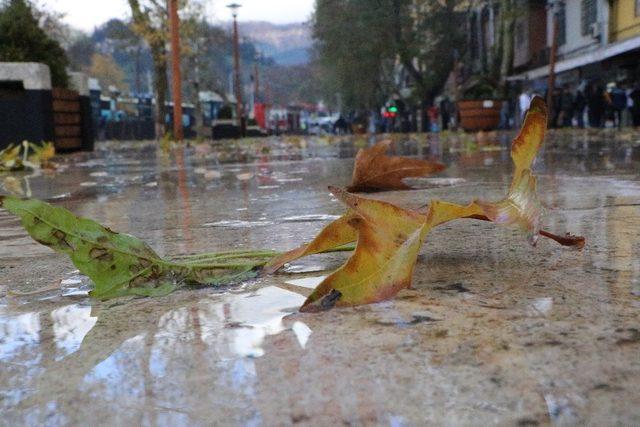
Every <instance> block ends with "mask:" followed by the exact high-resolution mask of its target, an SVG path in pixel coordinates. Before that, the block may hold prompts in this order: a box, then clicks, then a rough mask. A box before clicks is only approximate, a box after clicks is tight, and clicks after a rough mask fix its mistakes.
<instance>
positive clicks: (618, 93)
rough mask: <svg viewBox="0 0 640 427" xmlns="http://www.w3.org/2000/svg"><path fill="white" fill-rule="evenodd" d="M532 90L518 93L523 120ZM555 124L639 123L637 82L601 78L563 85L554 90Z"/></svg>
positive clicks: (553, 111) (639, 85) (555, 125)
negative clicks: (599, 80) (605, 80)
mask: <svg viewBox="0 0 640 427" xmlns="http://www.w3.org/2000/svg"><path fill="white" fill-rule="evenodd" d="M533 95H535V94H534V93H533V91H529V90H525V91H523V92H522V93H521V94H520V95H519V97H518V103H517V105H518V115H519V118H520V120H522V118H523V116H524V114H525V112H526V111H527V109H528V108H529V103H530V102H531V98H532V97H533ZM552 99H553V107H552V109H551V110H552V116H551V117H550V118H549V120H550V122H549V126H550V127H554V128H561V127H576V128H584V127H585V126H588V127H592V128H603V127H617V128H621V127H626V126H634V127H637V126H640V84H637V83H636V84H635V85H634V86H625V85H617V84H615V83H610V84H608V85H606V86H605V85H604V84H603V83H601V82H591V83H584V84H582V85H581V86H578V87H572V86H570V85H565V86H563V87H561V88H556V89H555V90H554V93H553V98H552Z"/></svg>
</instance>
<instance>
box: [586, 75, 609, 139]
mask: <svg viewBox="0 0 640 427" xmlns="http://www.w3.org/2000/svg"><path fill="white" fill-rule="evenodd" d="M605 93H606V92H605V90H604V87H603V86H602V85H600V84H596V83H592V84H591V85H589V86H588V92H587V107H588V109H589V126H590V127H592V128H601V127H603V126H604V113H605V108H606V101H605V95H604V94H605Z"/></svg>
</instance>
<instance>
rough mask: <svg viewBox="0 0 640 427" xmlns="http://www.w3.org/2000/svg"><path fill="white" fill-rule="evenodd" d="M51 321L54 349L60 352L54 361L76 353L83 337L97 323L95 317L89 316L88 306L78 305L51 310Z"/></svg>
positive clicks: (89, 308)
mask: <svg viewBox="0 0 640 427" xmlns="http://www.w3.org/2000/svg"><path fill="white" fill-rule="evenodd" d="M51 319H52V320H53V335H54V337H55V341H56V347H57V348H58V351H59V352H60V354H59V355H58V356H56V360H61V359H63V358H65V357H66V356H68V355H70V354H71V353H74V352H76V351H78V349H79V348H80V345H81V344H82V340H83V339H84V337H85V335H87V334H88V333H89V331H90V330H91V329H92V328H93V326H94V325H95V324H96V322H97V321H98V318H97V317H92V316H91V307H90V306H81V305H80V304H71V305H67V306H65V307H60V308H58V309H55V310H53V311H52V312H51Z"/></svg>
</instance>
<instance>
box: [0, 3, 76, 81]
mask: <svg viewBox="0 0 640 427" xmlns="http://www.w3.org/2000/svg"><path fill="white" fill-rule="evenodd" d="M0 61H7V62H42V63H44V64H46V65H48V66H49V70H50V71H51V82H52V84H53V86H56V87H67V85H68V81H69V77H68V76H67V71H66V67H67V66H68V65H69V60H68V59H67V55H66V53H65V51H64V49H63V48H62V47H61V46H60V44H59V43H58V42H56V41H55V40H53V39H52V38H50V37H49V36H47V34H46V33H45V32H44V31H43V30H42V29H41V28H40V27H39V26H38V21H37V20H36V18H35V17H34V14H33V11H32V10H31V7H30V6H29V4H28V3H27V2H26V1H25V0H10V1H9V2H8V3H7V4H6V5H5V6H4V8H3V9H1V10H0Z"/></svg>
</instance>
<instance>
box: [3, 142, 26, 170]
mask: <svg viewBox="0 0 640 427" xmlns="http://www.w3.org/2000/svg"><path fill="white" fill-rule="evenodd" d="M21 149H22V147H21V146H20V145H13V144H9V146H8V147H7V148H5V149H4V150H2V151H0V171H3V172H9V171H16V170H22V169H23V168H24V165H23V164H22V159H21V158H20V150H21Z"/></svg>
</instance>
